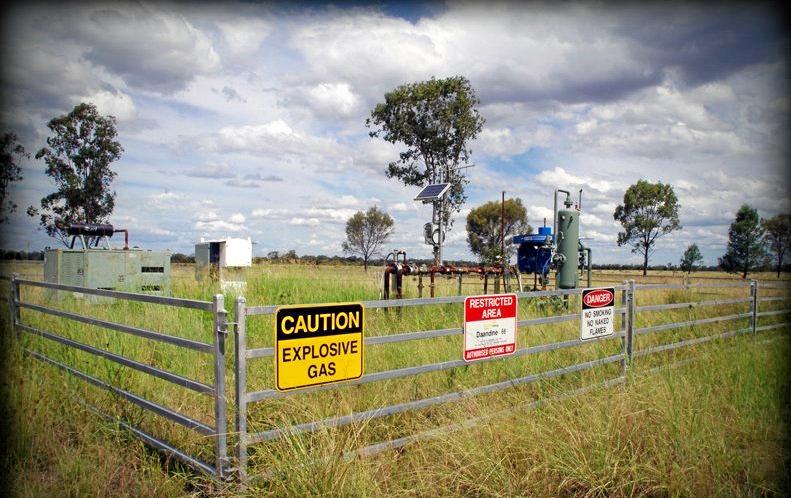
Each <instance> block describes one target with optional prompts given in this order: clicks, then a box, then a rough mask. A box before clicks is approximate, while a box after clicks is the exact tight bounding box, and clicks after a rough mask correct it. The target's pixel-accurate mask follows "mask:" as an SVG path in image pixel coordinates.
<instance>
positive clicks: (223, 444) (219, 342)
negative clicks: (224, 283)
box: [213, 294, 228, 479]
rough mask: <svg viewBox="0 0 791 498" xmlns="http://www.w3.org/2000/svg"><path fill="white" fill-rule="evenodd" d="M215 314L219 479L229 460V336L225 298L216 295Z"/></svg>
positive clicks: (215, 407) (223, 474) (216, 441)
mask: <svg viewBox="0 0 791 498" xmlns="http://www.w3.org/2000/svg"><path fill="white" fill-rule="evenodd" d="M213 313H214V421H215V429H216V431H217V434H216V440H215V443H216V455H217V464H216V467H215V470H216V472H217V478H218V479H223V478H224V477H225V466H226V462H227V460H228V448H227V443H228V422H227V421H226V418H225V417H226V402H227V400H226V398H225V336H226V335H227V334H228V328H227V323H226V311H225V297H224V296H223V295H222V294H215V295H214V299H213Z"/></svg>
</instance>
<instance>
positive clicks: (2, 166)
mask: <svg viewBox="0 0 791 498" xmlns="http://www.w3.org/2000/svg"><path fill="white" fill-rule="evenodd" d="M18 140H19V139H18V138H17V136H16V135H15V134H14V133H11V132H8V133H5V134H3V136H2V137H0V224H2V223H5V222H6V221H8V215H10V214H11V213H13V212H14V211H16V208H17V205H16V203H15V202H14V201H13V199H11V196H10V186H11V184H12V183H14V182H18V181H21V180H22V167H21V166H20V165H19V162H20V161H21V160H22V159H23V158H29V157H30V154H28V153H27V152H25V148H24V147H23V146H22V144H20V143H19V142H18Z"/></svg>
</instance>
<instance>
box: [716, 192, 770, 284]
mask: <svg viewBox="0 0 791 498" xmlns="http://www.w3.org/2000/svg"><path fill="white" fill-rule="evenodd" d="M763 236H764V227H763V225H762V224H761V217H760V216H759V215H758V211H757V210H756V209H754V208H751V207H750V206H748V205H747V204H744V205H742V207H741V208H739V211H738V212H737V213H736V219H735V220H734V221H733V223H731V226H730V228H729V229H728V247H727V249H726V250H725V254H724V255H723V256H722V257H721V258H720V259H719V263H720V268H722V269H723V270H725V271H727V272H730V273H741V274H742V278H747V274H748V273H750V272H751V271H754V270H757V269H758V268H760V267H762V266H763V265H765V264H766V256H767V254H766V245H765V241H764V238H763Z"/></svg>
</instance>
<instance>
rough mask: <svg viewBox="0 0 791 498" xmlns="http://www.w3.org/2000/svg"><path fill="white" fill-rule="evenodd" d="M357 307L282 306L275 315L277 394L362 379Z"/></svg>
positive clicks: (362, 316) (360, 318)
mask: <svg viewBox="0 0 791 498" xmlns="http://www.w3.org/2000/svg"><path fill="white" fill-rule="evenodd" d="M364 322H365V310H364V308H363V305H362V304H360V303H344V304H322V305H316V306H283V307H280V308H278V309H277V314H276V315H275V352H276V353H277V354H276V356H275V379H276V382H275V385H276V387H277V389H278V390H280V391H287V390H290V389H299V388H301V387H310V386H318V385H321V384H330V383H333V382H340V381H344V380H352V379H357V378H360V377H362V375H363V326H364Z"/></svg>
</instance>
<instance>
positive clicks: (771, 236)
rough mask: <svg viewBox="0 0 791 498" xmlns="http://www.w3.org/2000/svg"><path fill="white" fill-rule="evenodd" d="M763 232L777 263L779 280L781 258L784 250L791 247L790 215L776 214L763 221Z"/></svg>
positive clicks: (781, 269) (781, 266)
mask: <svg viewBox="0 0 791 498" xmlns="http://www.w3.org/2000/svg"><path fill="white" fill-rule="evenodd" d="M764 230H765V231H766V235H765V236H764V237H765V239H766V242H767V244H768V246H769V249H771V251H772V252H773V253H774V255H775V261H776V262H777V278H780V272H781V271H783V258H784V257H785V252H786V249H788V246H789V245H791V215H789V214H778V215H777V216H773V217H772V218H769V219H768V220H764Z"/></svg>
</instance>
